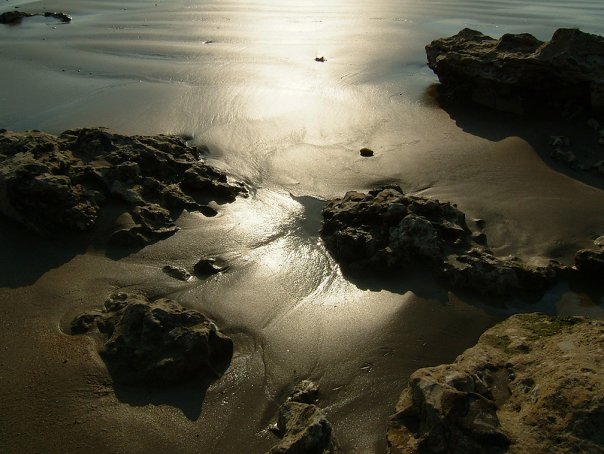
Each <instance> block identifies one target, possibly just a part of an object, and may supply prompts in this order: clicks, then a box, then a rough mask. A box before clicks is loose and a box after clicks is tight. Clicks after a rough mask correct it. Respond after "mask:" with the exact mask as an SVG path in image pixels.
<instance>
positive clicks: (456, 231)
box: [321, 186, 565, 295]
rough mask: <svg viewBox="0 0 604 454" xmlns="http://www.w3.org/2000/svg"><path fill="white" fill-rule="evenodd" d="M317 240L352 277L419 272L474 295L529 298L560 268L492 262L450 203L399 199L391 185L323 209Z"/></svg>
mask: <svg viewBox="0 0 604 454" xmlns="http://www.w3.org/2000/svg"><path fill="white" fill-rule="evenodd" d="M323 219H324V222H323V228H322V231H321V236H322V238H323V240H324V242H325V245H326V247H327V249H328V250H329V251H330V252H331V254H332V255H333V256H334V258H335V259H336V260H337V261H338V262H339V263H340V265H341V267H342V269H343V271H344V272H345V273H348V274H351V275H358V274H362V273H363V274H364V273H368V272H369V273H371V272H373V273H376V272H377V273H380V272H382V271H395V272H399V271H402V272H404V271H405V270H411V269H421V270H426V271H428V272H431V273H433V274H435V275H437V276H440V277H442V278H443V279H445V280H446V281H447V282H448V283H449V284H451V285H453V286H455V287H458V288H466V289H470V290H473V291H476V292H479V293H484V294H491V295H507V294H510V293H521V294H532V293H534V292H540V291H542V290H544V289H546V288H548V287H549V286H550V285H551V284H552V283H554V282H555V281H556V279H558V277H559V276H560V274H561V273H562V272H563V271H565V267H563V266H562V265H560V264H559V263H556V262H544V263H543V264H542V265H541V266H536V265H531V266H529V265H527V264H525V263H523V262H522V261H520V260H519V259H517V258H514V257H495V256H494V255H493V254H492V253H491V252H490V251H489V249H487V248H486V247H485V246H484V245H485V244H486V235H485V234H484V233H479V234H472V232H471V231H470V229H469V228H468V226H467V224H466V221H465V215H464V213H462V212H461V211H460V210H459V209H457V207H456V206H454V205H452V204H450V203H441V202H439V201H437V200H431V199H427V198H423V197H417V196H411V195H405V194H403V191H402V190H401V189H400V187H398V186H390V187H385V188H378V189H375V190H372V191H369V193H368V194H365V193H360V192H348V193H346V195H345V196H344V198H342V199H334V200H331V201H329V202H328V203H327V205H326V206H325V208H324V209H323Z"/></svg>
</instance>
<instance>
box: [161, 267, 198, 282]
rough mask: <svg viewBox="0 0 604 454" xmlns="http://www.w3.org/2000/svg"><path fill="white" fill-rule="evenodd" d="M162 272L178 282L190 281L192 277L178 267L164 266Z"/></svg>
mask: <svg viewBox="0 0 604 454" xmlns="http://www.w3.org/2000/svg"><path fill="white" fill-rule="evenodd" d="M162 271H163V272H164V273H166V274H167V275H168V276H170V277H173V278H174V279H178V280H179V281H185V282H186V281H189V280H191V278H192V277H193V276H191V274H190V273H189V272H188V271H187V270H185V269H184V268H180V267H178V266H172V265H166V266H164V267H163V268H162Z"/></svg>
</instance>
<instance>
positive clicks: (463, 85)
mask: <svg viewBox="0 0 604 454" xmlns="http://www.w3.org/2000/svg"><path fill="white" fill-rule="evenodd" d="M426 54H427V57H428V66H429V67H430V68H431V69H432V70H433V71H434V72H435V73H436V74H437V76H438V78H439V80H440V82H441V83H442V85H443V88H444V89H445V90H446V91H447V92H448V93H451V94H453V95H460V96H463V97H464V99H465V98H471V99H472V100H473V101H474V102H476V103H479V104H482V105H485V106H488V107H491V108H493V109H497V110H501V111H506V112H513V113H517V114H523V113H528V112H535V111H541V112H544V111H545V112H550V113H551V112H560V111H565V110H569V109H572V108H576V107H579V108H588V109H591V108H593V109H602V108H604V64H602V61H603V58H604V38H603V37H601V36H597V35H592V34H589V33H584V32H581V31H580V30H577V29H559V30H557V31H556V32H555V33H554V34H553V36H552V39H551V41H548V42H542V41H539V40H538V39H537V38H535V37H534V36H532V35H530V34H527V33H522V34H505V35H503V36H502V37H501V38H500V39H493V38H491V37H489V36H486V35H484V34H482V33H480V32H479V31H475V30H470V29H468V28H466V29H463V30H462V31H460V32H459V33H458V34H457V35H454V36H451V37H449V38H442V39H437V40H435V41H433V42H432V43H431V44H429V45H428V46H426Z"/></svg>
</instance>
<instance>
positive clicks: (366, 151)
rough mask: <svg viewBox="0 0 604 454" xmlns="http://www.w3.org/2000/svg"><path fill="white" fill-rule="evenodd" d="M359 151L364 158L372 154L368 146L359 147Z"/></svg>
mask: <svg viewBox="0 0 604 454" xmlns="http://www.w3.org/2000/svg"><path fill="white" fill-rule="evenodd" d="M359 153H360V155H361V156H363V157H364V158H369V157H371V156H373V155H374V153H373V150H371V149H369V148H361V150H360V151H359Z"/></svg>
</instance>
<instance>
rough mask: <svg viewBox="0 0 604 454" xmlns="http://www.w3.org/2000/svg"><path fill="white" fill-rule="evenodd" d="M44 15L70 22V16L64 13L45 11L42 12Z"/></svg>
mask: <svg viewBox="0 0 604 454" xmlns="http://www.w3.org/2000/svg"><path fill="white" fill-rule="evenodd" d="M44 17H54V18H55V19H59V20H60V21H61V22H64V23H68V22H71V16H68V15H67V14H65V13H57V12H52V13H51V12H46V13H44Z"/></svg>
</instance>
